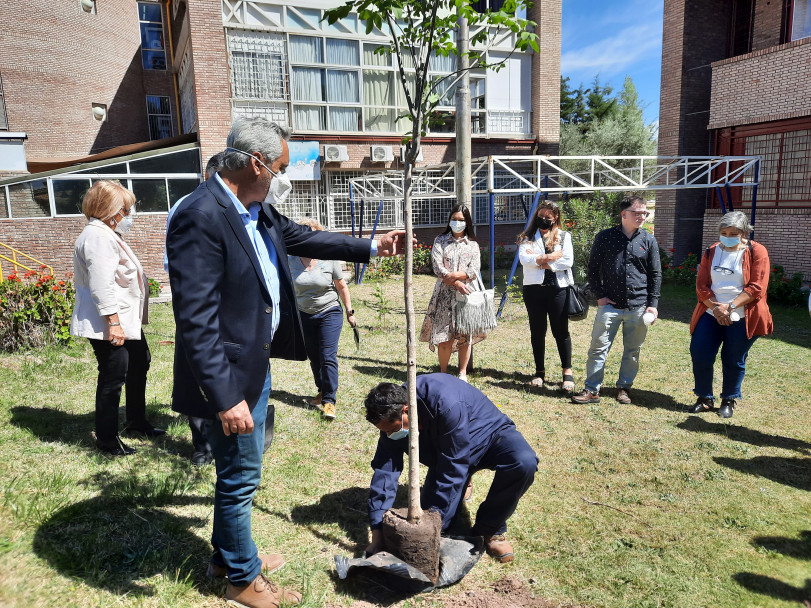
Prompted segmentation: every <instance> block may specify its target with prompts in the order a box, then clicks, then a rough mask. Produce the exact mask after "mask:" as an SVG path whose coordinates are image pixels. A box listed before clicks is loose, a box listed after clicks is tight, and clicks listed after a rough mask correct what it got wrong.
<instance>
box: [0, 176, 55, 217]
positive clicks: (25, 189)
mask: <svg viewBox="0 0 811 608" xmlns="http://www.w3.org/2000/svg"><path fill="white" fill-rule="evenodd" d="M8 194H9V198H11V217H50V216H51V205H50V201H49V200H48V184H47V182H46V181H45V180H44V179H36V180H33V181H30V182H23V183H22V184H14V185H12V186H9V187H8Z"/></svg>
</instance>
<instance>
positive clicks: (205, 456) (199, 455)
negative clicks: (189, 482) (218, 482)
mask: <svg viewBox="0 0 811 608" xmlns="http://www.w3.org/2000/svg"><path fill="white" fill-rule="evenodd" d="M212 462H214V455H213V454H212V453H211V452H195V453H194V454H192V455H191V463H192V464H193V465H194V466H196V467H204V466H206V465H207V464H211V463H212Z"/></svg>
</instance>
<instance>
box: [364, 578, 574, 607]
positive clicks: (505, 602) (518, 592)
mask: <svg viewBox="0 0 811 608" xmlns="http://www.w3.org/2000/svg"><path fill="white" fill-rule="evenodd" d="M432 600H433V601H434V602H435V601H437V600H436V599H434V598H432ZM441 601H442V604H441V605H442V607H443V608H584V607H583V606H579V605H575V604H571V603H565V604H561V603H559V602H552V601H549V600H546V599H544V598H542V597H536V596H535V595H534V594H533V592H532V589H530V587H529V586H528V585H527V584H526V583H525V582H523V581H522V580H520V579H517V578H503V579H501V580H498V581H496V582H495V583H493V585H492V587H491V588H490V589H481V590H475V591H466V592H464V593H460V594H458V595H451V596H445V597H443V598H442V599H441ZM431 605H432V606H436V605H437V604H435V603H431ZM378 606H379V605H378V604H371V603H369V602H354V603H353V604H352V605H351V606H350V608H377V607H378Z"/></svg>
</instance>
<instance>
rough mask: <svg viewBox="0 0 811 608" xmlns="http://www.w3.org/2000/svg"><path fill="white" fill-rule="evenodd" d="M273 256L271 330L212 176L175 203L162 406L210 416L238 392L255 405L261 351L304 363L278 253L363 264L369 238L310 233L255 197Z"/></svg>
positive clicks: (265, 304)
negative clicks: (276, 296)
mask: <svg viewBox="0 0 811 608" xmlns="http://www.w3.org/2000/svg"><path fill="white" fill-rule="evenodd" d="M259 223H260V224H261V225H263V226H265V227H266V228H267V230H268V234H269V235H270V240H271V242H272V243H273V245H274V247H275V248H276V255H277V257H278V262H279V283H280V299H281V301H280V302H279V312H280V318H279V327H278V329H277V330H276V334H275V335H274V336H273V341H272V343H271V339H270V335H271V329H272V327H271V324H272V319H271V317H272V311H273V307H272V302H271V299H270V294H269V293H268V290H267V286H266V284H265V279H264V275H263V274H262V269H261V266H260V264H259V258H258V257H257V255H256V251H255V249H254V247H253V244H252V243H251V241H250V239H249V238H248V234H247V232H246V230H245V226H244V224H243V221H242V218H241V217H240V215H239V213H238V212H237V209H236V207H235V206H234V204H233V201H232V200H231V198H230V197H229V195H228V193H227V192H226V191H225V190H224V188H223V187H222V186H221V185H220V183H219V182H218V181H217V180H215V179H213V178H212V179H209V180H208V181H206V182H203V183H202V184H200V186H198V187H197V189H196V190H195V191H194V192H193V193H192V194H190V195H189V196H188V198H186V200H184V201H183V202H182V203H181V204H180V206H179V207H178V208H177V211H176V212H175V214H174V216H173V217H172V222H171V224H170V226H169V231H168V233H167V235H166V251H167V255H168V258H169V282H170V285H171V288H172V301H173V306H174V314H175V324H176V339H175V364H174V390H173V391H172V408H173V409H174V410H175V411H177V412H181V413H183V414H187V415H190V416H197V417H200V418H214V417H215V415H216V413H217V412H221V411H225V410H227V409H230V408H232V407H233V406H235V405H236V404H237V403H239V402H240V401H242V400H243V399H244V400H245V401H247V403H248V406H249V407H250V408H251V409H253V407H254V406H255V405H256V402H257V400H258V399H259V395H260V393H261V392H262V387H263V385H264V382H265V375H266V373H267V370H268V365H269V359H270V357H277V358H282V359H297V360H304V359H305V358H306V352H305V349H304V334H303V331H302V326H301V319H300V318H299V314H298V308H297V306H296V297H295V292H294V290H293V281H292V278H291V276H290V269H289V268H288V266H287V255H288V253H290V254H292V255H301V256H305V257H314V258H319V259H327V260H346V261H348V262H367V261H368V260H369V251H370V246H371V242H370V241H369V240H368V239H353V238H351V237H347V236H344V235H340V234H330V233H329V232H321V231H315V230H310V228H308V227H306V226H300V225H298V224H296V223H295V222H293V221H291V220H289V219H288V218H286V217H285V216H283V215H281V214H280V213H279V212H278V211H276V209H275V208H274V207H273V206H272V205H269V204H268V203H262V210H261V211H260V213H259Z"/></svg>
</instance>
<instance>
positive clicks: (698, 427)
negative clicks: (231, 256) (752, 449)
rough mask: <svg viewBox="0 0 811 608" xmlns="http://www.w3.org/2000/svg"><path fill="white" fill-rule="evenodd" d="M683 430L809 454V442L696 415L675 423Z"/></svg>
mask: <svg viewBox="0 0 811 608" xmlns="http://www.w3.org/2000/svg"><path fill="white" fill-rule="evenodd" d="M676 426H677V427H678V428H680V429H682V430H684V431H690V432H693V433H711V434H714V435H718V436H720V437H726V438H727V439H732V440H733V441H742V442H744V443H748V444H751V445H756V446H759V447H772V448H782V449H784V450H793V451H795V452H800V453H801V454H805V455H808V456H811V443H809V442H808V441H803V440H802V439H795V438H793V437H783V436H782V435H769V434H767V433H761V432H760V431H756V430H753V429H748V428H746V427H744V426H737V425H734V424H725V423H723V422H707V421H706V420H704V419H703V418H700V417H698V416H690V417H689V418H687V419H686V420H684V421H683V422H679V423H678V424H677V425H676Z"/></svg>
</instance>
